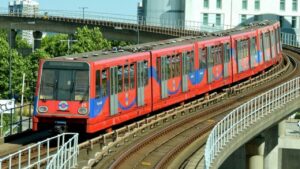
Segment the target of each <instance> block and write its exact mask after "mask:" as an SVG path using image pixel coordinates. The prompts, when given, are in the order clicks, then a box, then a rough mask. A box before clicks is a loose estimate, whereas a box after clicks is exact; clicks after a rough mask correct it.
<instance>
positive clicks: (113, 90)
mask: <svg viewBox="0 0 300 169" xmlns="http://www.w3.org/2000/svg"><path fill="white" fill-rule="evenodd" d="M109 81H110V115H111V116H112V115H115V114H117V113H118V67H117V66H114V67H111V68H110V79H109Z"/></svg>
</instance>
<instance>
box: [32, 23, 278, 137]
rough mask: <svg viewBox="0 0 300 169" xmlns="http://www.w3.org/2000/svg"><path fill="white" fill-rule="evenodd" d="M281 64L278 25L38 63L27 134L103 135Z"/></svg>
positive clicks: (252, 26) (261, 24) (260, 24)
mask: <svg viewBox="0 0 300 169" xmlns="http://www.w3.org/2000/svg"><path fill="white" fill-rule="evenodd" d="M280 60H282V45H281V41H280V24H279V22H276V21H263V22H256V23H251V24H247V25H244V26H240V27H237V28H234V29H230V30H225V31H220V32H216V33H206V34H205V33H204V34H203V35H201V36H195V37H180V38H175V39H169V40H163V41H157V42H151V43H145V44H140V45H133V46H128V47H124V48H117V49H114V50H112V51H94V52H88V53H82V54H73V55H69V56H63V57H56V58H52V59H47V60H41V61H40V63H39V70H38V79H37V85H36V91H35V99H34V113H33V114H34V115H33V130H34V131H39V130H43V129H47V128H52V127H63V129H68V130H76V131H80V132H85V133H95V132H98V131H105V130H107V129H111V128H112V127H114V126H116V125H119V124H122V123H124V122H127V121H129V120H132V119H135V118H137V117H141V116H144V115H147V114H150V113H151V112H154V111H159V110H162V109H164V108H166V107H169V106H172V105H174V104H180V103H183V102H184V101H186V100H188V99H192V98H194V97H197V96H200V95H203V94H206V93H209V92H210V91H212V90H216V89H220V88H222V87H224V86H229V85H231V84H232V83H236V82H238V81H241V80H244V79H247V78H250V77H251V76H254V75H256V74H258V73H260V72H263V71H265V70H266V69H268V68H269V67H271V66H272V65H275V64H277V63H278V62H279V61H280Z"/></svg>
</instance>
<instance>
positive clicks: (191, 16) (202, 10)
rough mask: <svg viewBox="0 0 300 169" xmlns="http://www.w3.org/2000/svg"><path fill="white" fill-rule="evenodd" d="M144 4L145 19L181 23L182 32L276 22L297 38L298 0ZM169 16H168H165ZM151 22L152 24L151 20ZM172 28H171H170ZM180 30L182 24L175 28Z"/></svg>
mask: <svg viewBox="0 0 300 169" xmlns="http://www.w3.org/2000/svg"><path fill="white" fill-rule="evenodd" d="M156 1H157V0H143V8H144V17H146V22H147V23H150V22H148V21H149V20H151V19H148V18H151V17H152V18H164V19H163V21H164V22H159V24H161V25H162V24H165V23H167V21H165V20H170V21H169V22H179V23H180V21H179V20H180V19H181V22H184V27H185V29H196V30H203V31H215V30H222V29H227V28H230V27H235V26H238V25H240V24H242V23H247V22H252V21H259V20H266V19H269V20H270V19H272V20H274V19H275V20H279V21H280V22H281V25H282V28H283V29H282V31H284V32H290V33H296V34H300V31H299V25H300V24H299V22H300V19H299V18H300V6H299V2H298V1H299V0H168V1H166V2H165V0H162V1H159V2H158V1H157V2H156ZM166 13H168V15H166ZM164 15H165V16H167V17H164ZM151 21H152V22H154V20H153V19H152V20H151ZM173 26H174V25H173ZM175 26H178V27H181V26H182V25H181V24H175Z"/></svg>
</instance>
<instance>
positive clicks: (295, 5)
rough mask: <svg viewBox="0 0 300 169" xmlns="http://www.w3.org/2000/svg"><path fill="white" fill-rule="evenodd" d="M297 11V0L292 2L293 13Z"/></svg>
mask: <svg viewBox="0 0 300 169" xmlns="http://www.w3.org/2000/svg"><path fill="white" fill-rule="evenodd" d="M297 10H298V0H293V11H297Z"/></svg>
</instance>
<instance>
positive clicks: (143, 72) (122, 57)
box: [33, 52, 152, 133]
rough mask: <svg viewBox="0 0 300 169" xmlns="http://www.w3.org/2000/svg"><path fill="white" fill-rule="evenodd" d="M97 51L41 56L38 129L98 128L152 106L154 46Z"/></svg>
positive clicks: (110, 124)
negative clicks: (150, 48) (149, 49)
mask: <svg viewBox="0 0 300 169" xmlns="http://www.w3.org/2000/svg"><path fill="white" fill-rule="evenodd" d="M98 55H100V53H88V54H82V55H76V57H75V56H69V57H60V58H55V59H52V60H47V61H42V62H41V64H40V65H41V68H40V71H39V72H40V73H39V74H40V75H39V79H40V80H39V82H38V86H40V87H39V90H37V91H36V97H37V98H36V100H37V102H36V109H35V110H36V111H35V113H34V126H33V128H34V130H37V129H40V128H43V127H49V126H54V125H55V126H58V127H63V126H68V127H69V129H76V130H79V129H82V130H83V131H84V132H88V133H93V132H95V131H99V130H102V129H106V128H109V127H111V126H113V125H116V124H119V123H121V122H124V121H126V120H129V119H131V118H134V117H136V116H140V115H142V114H146V113H149V112H150V111H151V110H152V103H151V101H152V100H151V98H152V96H151V92H148V91H151V83H150V81H149V74H150V73H149V70H150V54H149V52H142V53H130V52H120V53H118V54H114V53H113V54H111V55H109V54H104V55H103V54H102V56H98ZM112 56H114V57H112ZM39 125H40V126H39Z"/></svg>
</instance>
